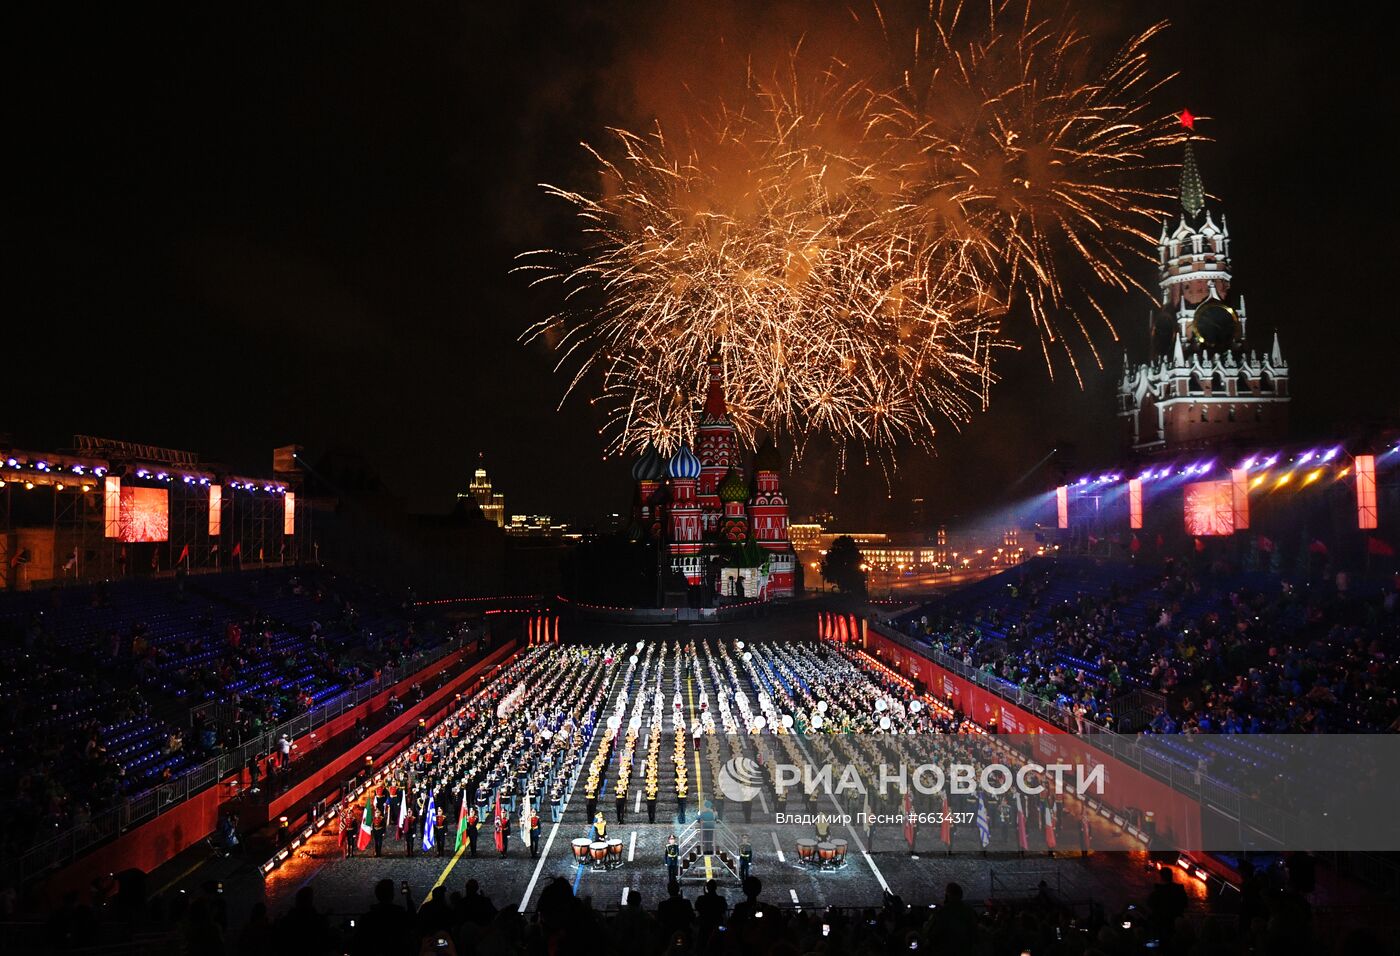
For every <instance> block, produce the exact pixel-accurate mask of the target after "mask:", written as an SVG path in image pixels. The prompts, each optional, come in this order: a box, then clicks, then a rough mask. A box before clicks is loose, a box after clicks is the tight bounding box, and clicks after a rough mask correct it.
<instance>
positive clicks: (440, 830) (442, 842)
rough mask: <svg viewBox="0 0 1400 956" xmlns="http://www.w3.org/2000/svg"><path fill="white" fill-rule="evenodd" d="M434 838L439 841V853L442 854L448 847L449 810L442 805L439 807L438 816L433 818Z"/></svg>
mask: <svg viewBox="0 0 1400 956" xmlns="http://www.w3.org/2000/svg"><path fill="white" fill-rule="evenodd" d="M433 830H434V833H433V839H434V840H435V841H436V843H437V855H438V856H442V855H443V853H444V852H446V847H447V811H445V810H444V809H443V808H442V807H438V808H437V816H436V818H434V820H433Z"/></svg>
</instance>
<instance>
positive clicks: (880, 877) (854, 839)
mask: <svg viewBox="0 0 1400 956" xmlns="http://www.w3.org/2000/svg"><path fill="white" fill-rule="evenodd" d="M797 746H798V747H799V748H800V749H801V750H802V755H803V756H804V757H806V758H807V762H808V763H809V764H815V761H813V760H812V754H811V752H810V751H808V750H807V745H806V744H804V743H803V742H802V739H801V738H800V737H799V738H798V740H797ZM826 798H827V799H828V800H830V801H831V804H832V806H834V807H835V808H836V812H837V813H838V814H839V815H840V816H842V817H845V816H846V808H845V807H843V806H842V805H841V801H840V800H837V799H836V794H834V793H831V792H830V791H828V792H827V795H826ZM846 832H847V833H849V834H850V836H851V839H850V843H851V845H852V846H854V847H855V848H856V849H858V850H859V851H860V855H861V857H862V858H863V859H864V860H865V865H866V866H868V867H870V872H871V873H873V874H875V879H876V880H877V881H878V882H879V884H880V889H882V890H884V891H885V892H886V893H888V892H890V885H889V884H888V883H886V882H885V875H884V874H883V873H881V872H880V868H879V867H878V866H876V865H875V861H874V860H872V859H871V858H870V853H869V851H868V850H866V848H865V844H864V843H863V842H862V841H861V838H860V835H859V834H858V833H856V828H855V827H852V826H848V827H846Z"/></svg>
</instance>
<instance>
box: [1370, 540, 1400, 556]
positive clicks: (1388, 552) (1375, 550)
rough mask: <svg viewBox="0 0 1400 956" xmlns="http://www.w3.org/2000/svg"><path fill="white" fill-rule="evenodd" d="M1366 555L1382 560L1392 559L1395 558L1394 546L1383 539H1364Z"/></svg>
mask: <svg viewBox="0 0 1400 956" xmlns="http://www.w3.org/2000/svg"><path fill="white" fill-rule="evenodd" d="M1366 553H1367V554H1374V555H1378V556H1380V557H1382V558H1393V557H1395V546H1394V545H1392V544H1391V543H1390V542H1389V541H1387V540H1385V539H1384V538H1376V537H1371V538H1367V539H1366Z"/></svg>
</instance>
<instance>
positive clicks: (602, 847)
mask: <svg viewBox="0 0 1400 956" xmlns="http://www.w3.org/2000/svg"><path fill="white" fill-rule="evenodd" d="M588 852H589V853H591V854H592V855H593V865H594V866H604V865H606V864H607V862H608V845H607V844H606V843H604V842H603V841H602V840H594V841H593V842H592V843H590V844H588Z"/></svg>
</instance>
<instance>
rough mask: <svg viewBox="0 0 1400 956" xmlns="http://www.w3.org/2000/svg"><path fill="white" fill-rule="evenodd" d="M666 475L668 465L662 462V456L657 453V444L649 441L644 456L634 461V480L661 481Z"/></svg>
mask: <svg viewBox="0 0 1400 956" xmlns="http://www.w3.org/2000/svg"><path fill="white" fill-rule="evenodd" d="M665 476H666V465H665V463H663V462H662V460H661V456H660V455H658V454H657V453H656V446H655V445H653V444H651V443H650V442H648V443H647V450H646V451H644V452H642V457H640V458H638V459H637V460H636V461H635V462H633V463H632V480H633V481H660V480H661V479H662V478H664V477H665Z"/></svg>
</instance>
